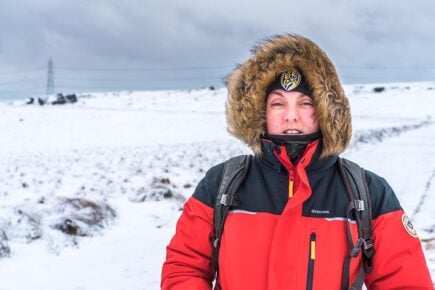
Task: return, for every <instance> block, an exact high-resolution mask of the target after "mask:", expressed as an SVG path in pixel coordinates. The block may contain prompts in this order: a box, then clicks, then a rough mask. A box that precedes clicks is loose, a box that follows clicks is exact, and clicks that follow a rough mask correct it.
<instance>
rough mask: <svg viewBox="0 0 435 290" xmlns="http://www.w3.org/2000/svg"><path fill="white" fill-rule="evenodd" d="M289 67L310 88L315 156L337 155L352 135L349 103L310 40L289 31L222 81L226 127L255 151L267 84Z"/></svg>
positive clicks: (263, 126) (327, 61) (270, 40)
mask: <svg viewBox="0 0 435 290" xmlns="http://www.w3.org/2000/svg"><path fill="white" fill-rule="evenodd" d="M289 68H297V69H298V70H300V71H301V72H302V73H303V74H304V76H305V78H306V79H307V81H308V83H309V84H310V86H311V90H312V95H311V97H312V98H313V102H314V108H315V114H316V117H317V120H318V122H319V127H320V130H321V132H322V135H323V138H322V147H321V155H320V156H321V157H327V156H331V155H338V154H339V153H341V152H343V151H344V150H345V149H346V147H347V145H348V144H349V141H350V138H351V136H352V123H351V114H350V105H349V101H348V99H347V97H346V96H345V94H344V90H343V88H342V86H341V84H340V80H339V79H338V75H337V72H336V70H335V67H334V65H333V64H332V62H331V60H330V59H329V58H328V56H327V55H326V54H325V52H323V50H321V49H320V48H319V47H318V46H317V45H316V44H315V43H314V42H312V41H311V40H309V39H307V38H305V37H302V36H299V35H292V34H285V35H278V36H274V37H271V38H268V39H266V40H265V41H264V42H262V43H261V44H260V45H258V46H257V47H255V48H254V50H253V55H252V56H251V58H250V59H248V60H247V61H246V62H244V63H243V64H241V65H239V66H238V67H237V68H236V69H235V70H234V71H233V72H232V73H231V74H230V75H229V76H228V77H227V79H226V85H227V89H228V99H227V103H226V116H227V125H228V131H229V133H230V134H231V135H233V136H234V137H236V138H238V139H240V140H241V141H243V142H244V143H246V144H247V145H248V146H250V147H251V148H252V150H253V151H254V153H255V154H256V155H259V154H261V139H262V136H263V135H265V134H266V116H265V109H266V96H265V91H266V89H267V87H268V86H269V85H270V84H271V83H272V82H273V81H274V80H275V79H276V78H277V77H278V76H279V75H280V74H281V73H282V72H284V71H287V70H288V69H289Z"/></svg>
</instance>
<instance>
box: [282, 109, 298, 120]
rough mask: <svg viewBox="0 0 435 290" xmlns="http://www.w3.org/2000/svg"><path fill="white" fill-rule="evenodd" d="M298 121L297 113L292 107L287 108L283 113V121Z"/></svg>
mask: <svg viewBox="0 0 435 290" xmlns="http://www.w3.org/2000/svg"><path fill="white" fill-rule="evenodd" d="M297 120H298V112H297V110H296V108H295V107H294V106H288V107H287V110H286V112H285V121H287V122H290V121H293V122H294V121H297Z"/></svg>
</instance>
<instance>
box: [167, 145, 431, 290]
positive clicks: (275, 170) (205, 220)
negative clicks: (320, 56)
mask: <svg viewBox="0 0 435 290" xmlns="http://www.w3.org/2000/svg"><path fill="white" fill-rule="evenodd" d="M316 146H317V142H314V143H312V144H310V145H308V147H307V150H306V152H305V154H304V156H303V157H302V159H301V160H300V161H299V163H298V164H297V165H296V166H295V167H293V166H292V164H291V162H289V161H288V158H287V157H286V153H285V152H284V153H283V152H282V151H281V154H276V152H279V150H277V148H275V146H274V145H273V144H271V143H264V150H263V151H264V155H263V156H262V157H256V158H255V159H254V160H253V164H251V168H250V171H249V173H248V176H247V177H246V179H245V181H244V182H243V183H242V185H241V187H240V190H239V195H240V198H241V201H240V205H239V206H238V208H235V209H234V210H232V211H231V212H230V214H229V215H228V217H227V219H226V222H225V229H224V233H223V236H222V242H221V249H220V256H219V270H220V272H219V282H220V285H221V286H222V289H224V290H226V289H230V290H241V289H247V290H248V289H249V290H257V289H258V290H265V289H272V290H277V289H297V290H298V289H322V290H328V289H331V290H332V289H334V290H337V289H340V285H341V279H342V271H343V262H344V260H345V257H346V255H348V254H349V246H348V243H347V239H346V229H345V225H346V219H345V216H346V215H345V212H346V206H347V203H348V198H347V194H346V192H345V189H344V184H343V182H342V179H341V175H340V173H339V172H338V168H337V157H328V158H326V159H319V158H318V150H316ZM222 170H223V165H222V164H221V165H218V166H216V167H213V168H211V169H210V170H209V171H208V172H207V174H206V176H205V178H204V179H203V180H202V181H201V182H200V183H199V185H198V187H197V189H196V191H195V193H194V195H193V197H191V198H190V199H189V200H188V201H187V202H186V204H185V206H184V209H183V213H182V215H181V217H180V219H179V221H178V224H177V229H176V234H175V235H174V237H173V239H172V240H171V242H170V244H169V245H168V247H167V257H166V261H165V263H164V265H163V271H162V282H161V287H162V289H168V290H169V289H171V290H177V289H180V290H181V289H183V290H184V289H189V290H194V289H211V287H212V280H213V276H212V271H211V253H212V247H211V244H210V239H211V236H212V231H213V210H214V202H215V198H216V192H217V188H218V184H219V181H220V177H221V175H222ZM366 177H367V180H368V184H369V190H370V195H371V200H372V213H373V239H374V247H375V249H376V253H375V254H374V256H373V270H372V272H371V273H369V274H367V275H366V280H365V283H366V285H367V288H368V289H369V290H377V289H434V287H433V283H432V281H431V277H430V274H429V271H428V268H427V266H426V260H425V258H424V255H423V252H422V248H421V243H420V240H419V239H418V238H417V237H416V236H415V231H414V230H413V228H412V224H410V222H409V220H408V219H407V218H406V216H405V214H404V212H403V210H402V208H401V207H400V204H399V202H398V200H397V198H396V196H395V195H394V193H393V191H392V189H391V188H390V187H389V185H388V184H387V183H386V182H385V180H384V179H382V178H380V177H379V176H377V175H375V174H373V173H371V172H369V171H367V173H366ZM290 183H292V184H293V185H292V186H290ZM291 187H293V189H291ZM289 191H292V192H289ZM289 196H290V197H289ZM352 230H353V238H354V239H356V237H357V232H356V224H355V223H352ZM359 262H360V259H359V258H355V259H352V263H351V281H353V280H354V279H355V277H356V276H357V272H358V270H359V269H360V267H359ZM307 285H311V286H310V287H311V288H310V287H308V286H307Z"/></svg>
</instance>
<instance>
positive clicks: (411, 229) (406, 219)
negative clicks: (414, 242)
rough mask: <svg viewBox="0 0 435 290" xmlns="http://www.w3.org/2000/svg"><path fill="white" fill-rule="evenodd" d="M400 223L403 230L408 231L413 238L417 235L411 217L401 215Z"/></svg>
mask: <svg viewBox="0 0 435 290" xmlns="http://www.w3.org/2000/svg"><path fill="white" fill-rule="evenodd" d="M402 224H403V227H404V228H405V230H406V231H407V232H408V234H410V235H411V236H412V237H414V238H416V237H417V231H416V230H415V228H414V225H413V224H412V222H411V219H410V218H409V217H408V216H407V215H406V214H403V215H402Z"/></svg>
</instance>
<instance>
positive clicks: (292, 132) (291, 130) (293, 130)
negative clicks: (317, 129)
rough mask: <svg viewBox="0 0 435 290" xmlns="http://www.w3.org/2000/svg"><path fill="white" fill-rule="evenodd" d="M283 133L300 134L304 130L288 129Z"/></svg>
mask: <svg viewBox="0 0 435 290" xmlns="http://www.w3.org/2000/svg"><path fill="white" fill-rule="evenodd" d="M282 133H283V134H286V135H300V134H302V133H303V132H302V131H301V130H298V129H286V130H284V131H283V132H282Z"/></svg>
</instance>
